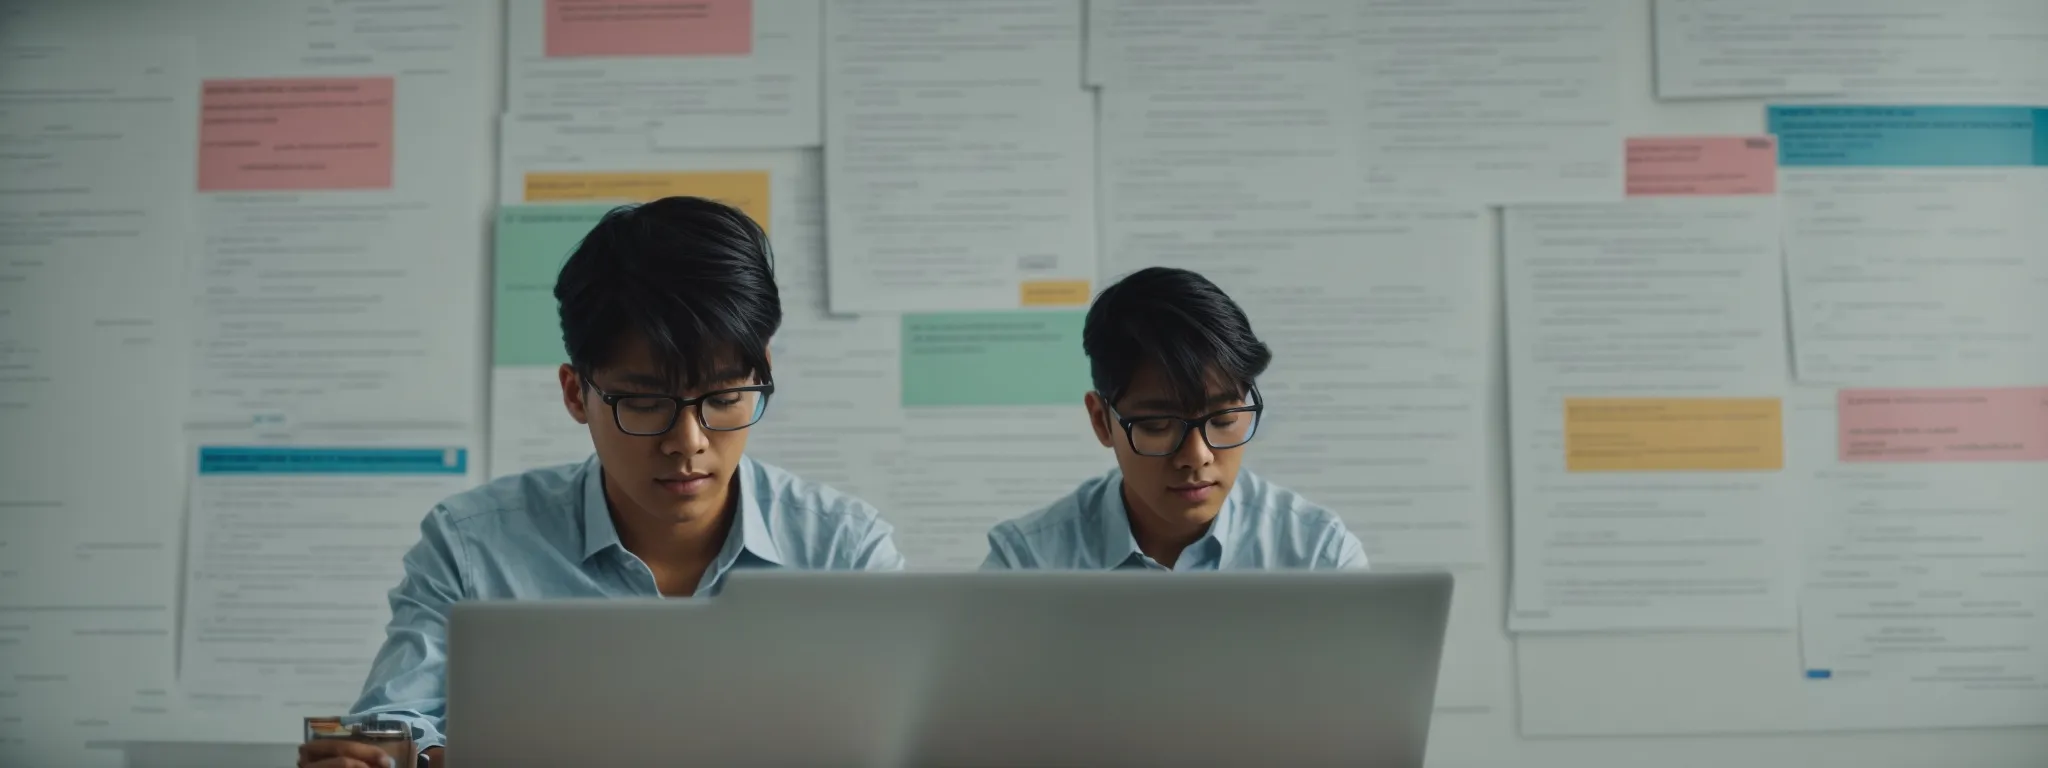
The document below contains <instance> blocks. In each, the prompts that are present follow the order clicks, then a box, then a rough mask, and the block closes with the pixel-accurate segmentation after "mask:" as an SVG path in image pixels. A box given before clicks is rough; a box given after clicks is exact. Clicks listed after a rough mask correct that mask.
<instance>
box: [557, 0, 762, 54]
mask: <svg viewBox="0 0 2048 768" xmlns="http://www.w3.org/2000/svg"><path fill="white" fill-rule="evenodd" d="M543 23H544V25H545V32H544V33H543V34H544V35H545V36H546V43H545V44H546V48H547V55H548V58H558V57H570V56H745V55H747V54H750V53H753V51H754V3H753V0H693V1H692V2H676V1H675V0H547V10H546V16H545V18H544V19H543Z"/></svg>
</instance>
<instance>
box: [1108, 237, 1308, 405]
mask: <svg viewBox="0 0 2048 768" xmlns="http://www.w3.org/2000/svg"><path fill="white" fill-rule="evenodd" d="M1081 349H1082V350H1083V351H1085V352H1087V353H1088V368H1089V372H1090V373H1091V374H1092V375H1093V376H1094V379H1095V391H1096V392H1097V393H1099V394H1101V395H1102V397H1103V398H1104V399H1107V400H1109V401H1110V403H1112V404H1114V403H1115V402H1116V401H1117V400H1118V399H1120V398H1122V397H1123V396H1124V395H1125V394H1126V392H1125V390H1126V389H1128V388H1129V387H1130V385H1131V378H1132V377H1133V376H1135V375H1136V374H1137V372H1138V370H1139V369H1140V368H1143V367H1144V366H1145V365H1146V364H1147V363H1154V364H1157V365H1158V366H1159V367H1160V369H1161V370H1162V371H1163V372H1164V373H1165V374H1166V380H1167V381H1168V382H1170V383H1171V385H1172V387H1173V396H1174V399H1175V400H1177V401H1179V402H1180V404H1181V406H1182V408H1183V409H1184V410H1186V411H1187V412H1189V413H1200V412H1202V411H1203V410H1205V409H1206V405H1207V403H1206V401H1207V400H1208V399H1209V392H1208V389H1209V386H1210V385H1212V384H1215V383H1217V382H1216V378H1215V377H1217V376H1219V375H1220V376H1222V377H1224V379H1225V382H1227V383H1229V384H1232V385H1235V387H1236V389H1237V392H1236V393H1235V394H1242V393H1243V392H1244V391H1245V390H1247V389H1249V388H1250V387H1251V385H1252V382H1253V380H1255V379H1257V378H1258V377H1259V375H1260V374H1262V373H1265V372H1266V366H1267V365H1270V364H1271V363H1272V362H1273V351H1272V350H1271V349H1269V348H1267V347H1266V343H1265V342H1263V341H1259V337H1258V336H1256V335H1254V334H1253V333H1252V322H1251V319H1250V318H1247V317H1245V314H1244V310H1242V309H1239V308H1238V306H1237V302H1234V301H1231V300H1230V296H1229V295H1227V294H1225V293H1224V292H1223V289H1221V288H1218V287H1216V284H1215V283H1212V282H1209V279H1208V278H1205V277H1203V276H1201V275H1199V274H1196V273H1194V272H1189V271H1188V270H1185V269H1174V268H1171V267H1147V268H1145V269H1141V270H1138V271H1136V272H1133V273H1131V274H1130V275H1128V276H1126V277H1125V278H1124V279H1122V280H1120V281H1117V283H1116V284H1115V285H1112V286H1110V287H1109V288H1107V289H1104V290H1103V292H1102V295H1100V296H1096V297H1095V305H1094V306H1092V307H1089V308H1088V321H1087V325H1086V326H1085V327H1084V328H1083V329H1082V331H1081Z"/></svg>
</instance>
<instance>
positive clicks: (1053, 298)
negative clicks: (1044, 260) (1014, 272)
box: [1018, 280, 1088, 307]
mask: <svg viewBox="0 0 2048 768" xmlns="http://www.w3.org/2000/svg"><path fill="white" fill-rule="evenodd" d="M1018 290H1019V296H1018V300H1019V301H1020V302H1021V303H1022V305H1023V306H1027V307H1078V306H1081V305H1084V304H1087V303H1088V281H1086V280H1028V281H1025V282H1024V283H1023V284H1022V285H1020V286H1019V288H1018Z"/></svg>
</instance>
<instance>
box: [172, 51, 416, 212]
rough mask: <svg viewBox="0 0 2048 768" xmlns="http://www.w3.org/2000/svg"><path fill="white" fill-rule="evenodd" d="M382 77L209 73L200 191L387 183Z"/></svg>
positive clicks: (388, 83) (386, 86)
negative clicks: (221, 76)
mask: <svg viewBox="0 0 2048 768" xmlns="http://www.w3.org/2000/svg"><path fill="white" fill-rule="evenodd" d="M394 90H395V85H394V83H393V82H392V79H391V78H389V77H304V78H288V79H274V80H208V81H206V82H205V83H203V84H202V91H201V95H200V99H199V191H201V192H233V191H242V190H321V189H390V188H391V152H392V147H391V144H392V132H393V124H392V105H391V101H392V95H393V92H394Z"/></svg>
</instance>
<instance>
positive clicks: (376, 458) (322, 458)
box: [199, 445, 469, 475]
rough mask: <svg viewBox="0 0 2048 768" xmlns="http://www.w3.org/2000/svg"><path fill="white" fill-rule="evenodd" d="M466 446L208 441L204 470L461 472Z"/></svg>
mask: <svg viewBox="0 0 2048 768" xmlns="http://www.w3.org/2000/svg"><path fill="white" fill-rule="evenodd" d="M468 472H469V451H468V449H464V448H309V447H300V446H290V447H287V446H260V445H259V446H227V445H208V446H201V447H200V449H199V474H202V475H462V474H467V473H468Z"/></svg>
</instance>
